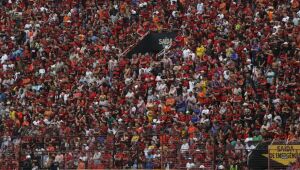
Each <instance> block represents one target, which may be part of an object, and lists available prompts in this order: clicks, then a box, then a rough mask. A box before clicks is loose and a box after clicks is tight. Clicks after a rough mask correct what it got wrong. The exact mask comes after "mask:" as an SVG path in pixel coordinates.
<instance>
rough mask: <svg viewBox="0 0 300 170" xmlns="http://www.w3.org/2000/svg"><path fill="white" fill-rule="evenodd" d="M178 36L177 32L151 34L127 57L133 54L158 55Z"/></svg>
mask: <svg viewBox="0 0 300 170" xmlns="http://www.w3.org/2000/svg"><path fill="white" fill-rule="evenodd" d="M176 36H177V32H176V31H162V32H150V33H149V34H148V35H147V36H145V37H144V39H143V40H141V41H140V42H139V43H138V44H137V45H136V46H135V47H134V48H133V49H132V50H131V51H129V52H128V53H127V57H131V56H132V55H133V54H138V53H141V54H145V53H152V54H157V53H159V52H160V51H161V50H163V49H164V47H165V46H168V45H171V44H172V42H173V41H174V39H175V38H176Z"/></svg>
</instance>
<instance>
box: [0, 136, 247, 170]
mask: <svg viewBox="0 0 300 170" xmlns="http://www.w3.org/2000/svg"><path fill="white" fill-rule="evenodd" d="M155 136H159V135H148V136H144V137H143V138H144V142H139V141H137V142H134V141H132V140H128V141H127V142H124V141H120V140H119V138H118V140H116V139H117V138H116V137H115V136H113V135H108V136H92V137H91V136H64V137H63V138H62V137H53V136H40V137H39V136H23V137H22V138H19V139H18V138H14V139H13V140H12V141H11V142H10V144H9V146H7V148H2V149H3V152H2V155H1V156H2V157H1V159H0V160H1V162H0V165H1V166H0V167H1V169H7V170H9V169H22V168H24V167H26V166H27V165H28V163H30V164H32V165H36V166H38V167H39V168H40V169H46V168H49V167H50V166H52V164H53V163H54V162H56V164H58V165H57V166H59V167H60V168H61V169H77V168H84V169H122V168H139V169H165V168H169V169H186V165H187V163H188V162H193V163H194V164H195V167H197V168H199V167H205V169H213V167H215V166H217V165H218V164H219V163H220V162H222V163H223V164H226V165H228V166H229V165H231V164H234V165H237V166H239V167H246V166H247V154H248V153H249V151H247V150H246V149H230V150H229V149H225V148H224V147H223V148H219V146H215V145H210V146H208V145H207V144H204V143H200V142H195V141H191V142H190V148H189V149H183V148H182V144H183V143H184V141H186V140H185V139H181V138H180V137H178V136H176V137H174V138H176V139H177V140H175V141H174V142H169V141H165V140H162V136H160V137H158V138H157V140H158V142H157V143H153V144H151V141H153V140H152V139H153V137H155ZM155 138H156V137H155ZM16 141H17V142H16ZM64 141H69V142H67V143H68V145H69V146H65V143H64ZM90 141H92V142H90ZM187 141H188V142H189V140H187ZM145 143H146V144H147V147H145ZM144 148H148V149H147V150H145V149H144ZM29 157H30V159H28V158H29ZM28 160H30V162H28ZM26 164H27V165H26Z"/></svg>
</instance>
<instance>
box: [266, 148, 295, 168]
mask: <svg viewBox="0 0 300 170" xmlns="http://www.w3.org/2000/svg"><path fill="white" fill-rule="evenodd" d="M268 149H269V155H264V156H266V157H269V158H270V159H272V160H273V161H276V162H278V163H280V164H283V165H290V164H291V163H293V162H295V161H296V159H297V157H300V145H269V147H268Z"/></svg>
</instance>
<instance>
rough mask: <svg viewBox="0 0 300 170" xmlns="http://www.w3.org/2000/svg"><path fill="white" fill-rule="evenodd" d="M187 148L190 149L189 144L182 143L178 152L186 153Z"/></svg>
mask: <svg viewBox="0 0 300 170" xmlns="http://www.w3.org/2000/svg"><path fill="white" fill-rule="evenodd" d="M189 148H190V146H189V144H188V143H184V144H182V145H181V148H180V150H181V152H186V151H188V149H189Z"/></svg>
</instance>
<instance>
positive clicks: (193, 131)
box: [188, 126, 197, 138]
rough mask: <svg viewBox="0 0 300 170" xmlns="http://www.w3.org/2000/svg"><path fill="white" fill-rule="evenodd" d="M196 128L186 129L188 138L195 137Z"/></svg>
mask: <svg viewBox="0 0 300 170" xmlns="http://www.w3.org/2000/svg"><path fill="white" fill-rule="evenodd" d="M196 130H197V128H196V127H195V126H190V127H189V128H188V134H189V137H190V138H193V137H194V136H195V132H196Z"/></svg>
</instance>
